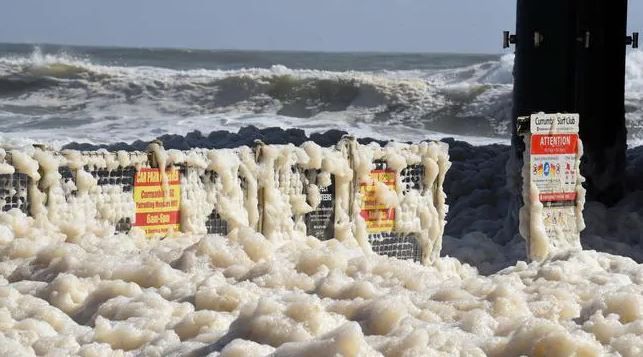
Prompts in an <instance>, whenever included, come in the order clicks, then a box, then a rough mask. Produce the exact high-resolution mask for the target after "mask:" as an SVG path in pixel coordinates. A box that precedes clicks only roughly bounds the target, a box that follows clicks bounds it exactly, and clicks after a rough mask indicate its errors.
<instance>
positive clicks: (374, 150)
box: [0, 138, 450, 264]
mask: <svg viewBox="0 0 643 357" xmlns="http://www.w3.org/2000/svg"><path fill="white" fill-rule="evenodd" d="M447 149H448V148H447V147H446V144H444V143H436V142H423V143H419V144H396V143H391V144H388V145H387V146H385V147H381V146H379V145H378V144H376V143H371V144H369V145H361V144H359V143H358V142H357V141H356V140H354V139H352V138H345V139H343V140H341V141H340V142H339V143H338V144H336V145H334V146H331V147H320V146H319V145H317V144H315V143H313V142H305V143H304V144H302V145H300V146H295V145H292V144H291V145H264V144H262V143H260V142H258V143H257V144H256V145H255V146H254V147H247V146H242V147H238V148H234V149H191V150H165V149H163V147H162V146H161V144H160V143H158V142H155V143H152V144H150V145H149V147H148V149H147V151H145V152H142V151H132V152H126V151H118V152H108V151H106V150H98V151H91V152H80V151H75V150H63V151H61V152H55V151H49V150H45V149H43V148H33V150H30V151H28V152H27V151H17V150H10V151H9V152H5V151H4V150H1V151H0V200H2V201H0V204H2V210H3V211H8V210H11V209H19V210H21V211H23V212H25V213H27V214H29V215H31V216H34V217H42V218H46V219H47V221H48V222H50V223H52V224H54V225H56V226H58V227H59V229H60V231H61V232H64V233H66V234H68V235H70V236H79V235H80V234H81V233H83V232H78V231H76V227H87V225H86V224H84V225H83V224H79V223H80V222H88V221H94V222H95V223H96V225H93V227H99V228H103V229H114V230H115V231H116V232H128V231H130V230H131V229H140V227H142V226H145V222H143V220H144V219H145V218H141V217H144V216H142V215H141V213H140V212H146V209H149V210H152V211H153V210H154V206H153V204H152V203H149V202H142V200H141V194H140V192H138V191H137V187H138V185H139V184H140V181H137V180H138V177H139V175H140V173H141V172H148V171H152V170H156V171H154V172H157V173H158V174H159V175H160V176H161V177H162V178H163V179H162V180H161V181H162V183H161V185H162V186H163V192H164V195H165V198H163V199H164V200H167V199H168V197H167V195H169V193H168V192H169V191H170V190H169V189H167V187H166V186H168V182H169V181H171V180H172V179H168V177H170V176H172V177H176V187H177V190H180V192H172V194H176V195H177V197H179V198H180V199H179V203H180V204H179V205H178V206H177V212H175V215H173V217H176V219H177V220H178V221H177V222H175V223H176V225H173V226H171V228H170V231H169V235H172V234H173V230H179V231H181V232H185V233H193V234H219V235H227V234H229V233H231V232H233V231H235V230H239V229H253V230H256V231H257V232H260V233H262V234H263V235H264V236H265V237H266V238H267V239H271V240H286V239H288V238H289V237H291V236H292V235H293V234H305V235H308V236H312V237H315V238H317V239H319V240H329V239H333V238H336V239H338V240H341V241H345V242H352V243H353V244H359V245H360V246H362V247H363V248H364V249H365V250H372V251H374V252H376V253H379V254H383V255H389V256H393V257H397V258H400V259H412V260H415V261H421V262H423V263H426V264H428V263H430V262H432V261H433V260H435V259H436V258H437V257H438V255H439V252H440V247H441V239H442V233H443V230H444V225H445V216H446V210H447V207H446V205H445V204H444V202H445V194H444V192H443V189H442V185H443V182H444V176H445V174H446V171H447V170H448V168H449V166H450V163H449V159H448V151H447ZM137 192H138V193H137ZM148 204H149V205H148ZM146 205H147V206H146ZM165 206H168V205H165ZM146 232H147V233H148V234H149V233H150V232H152V233H153V232H155V231H153V230H152V231H147V230H146Z"/></svg>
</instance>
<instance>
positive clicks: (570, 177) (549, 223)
mask: <svg viewBox="0 0 643 357" xmlns="http://www.w3.org/2000/svg"><path fill="white" fill-rule="evenodd" d="M531 133H532V135H531V139H530V144H531V151H530V154H531V155H530V157H531V159H530V163H529V164H530V177H531V182H532V183H533V184H534V185H535V186H536V187H537V188H538V191H539V200H540V202H542V203H543V206H544V210H543V221H544V223H545V229H546V231H547V234H548V235H549V236H550V237H553V236H557V233H561V232H562V233H564V234H578V232H577V229H576V219H575V216H576V210H575V207H576V198H577V192H576V184H577V180H578V175H579V173H578V172H577V171H578V168H577V166H576V161H577V156H578V147H579V145H578V141H579V139H578V115H577V114H537V115H534V116H532V117H531Z"/></svg>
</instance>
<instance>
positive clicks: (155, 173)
mask: <svg viewBox="0 0 643 357" xmlns="http://www.w3.org/2000/svg"><path fill="white" fill-rule="evenodd" d="M166 175H167V180H168V182H167V186H166V187H165V188H164V187H163V183H162V175H161V171H160V170H159V169H150V168H143V169H140V170H139V171H138V172H137V173H136V178H135V181H134V203H135V204H136V221H135V223H134V225H135V226H136V227H142V228H143V229H144V230H145V235H146V236H148V237H150V236H155V235H167V234H168V233H169V232H172V231H178V230H180V223H179V222H180V212H179V209H180V206H181V185H180V180H179V171H178V170H174V169H173V170H167V171H166Z"/></svg>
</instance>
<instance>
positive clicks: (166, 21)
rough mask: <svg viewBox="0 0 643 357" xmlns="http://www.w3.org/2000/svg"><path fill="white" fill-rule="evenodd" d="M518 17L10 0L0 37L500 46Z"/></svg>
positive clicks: (492, 9)
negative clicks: (503, 37)
mask: <svg viewBox="0 0 643 357" xmlns="http://www.w3.org/2000/svg"><path fill="white" fill-rule="evenodd" d="M642 17H643V1H640V0H631V1H630V18H631V23H630V27H631V28H632V30H634V29H636V30H643V18H642ZM514 24H515V0H180V1H179V0H100V1H95V0H12V1H3V4H2V11H0V42H27V43H43V42H48V43H61V44H84V45H118V46H136V47H181V48H212V49H262V50H272V49H279V50H320V51H404V52H478V53H479V52H482V53H498V52H501V51H502V48H501V46H500V44H501V33H502V30H505V29H507V30H513V29H514V27H515V25H514Z"/></svg>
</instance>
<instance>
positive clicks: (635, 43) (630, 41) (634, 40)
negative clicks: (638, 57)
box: [625, 32, 639, 48]
mask: <svg viewBox="0 0 643 357" xmlns="http://www.w3.org/2000/svg"><path fill="white" fill-rule="evenodd" d="M625 44H626V45H627V46H632V48H639V33H638V32H633V33H632V36H627V37H626V38H625Z"/></svg>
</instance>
